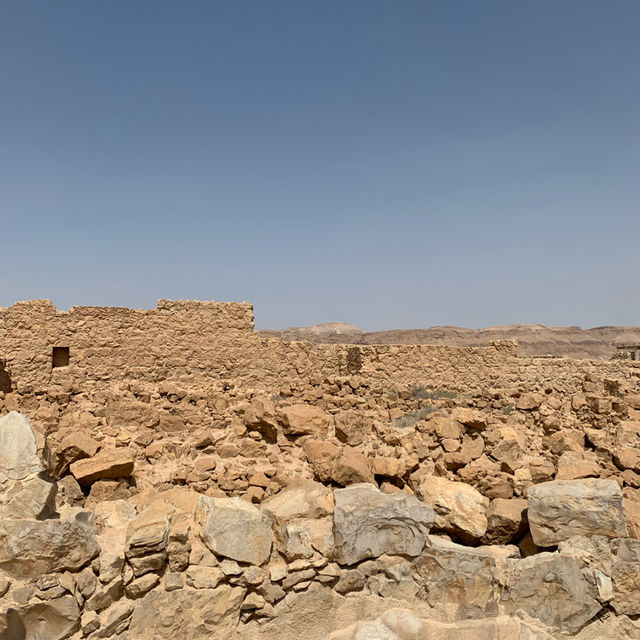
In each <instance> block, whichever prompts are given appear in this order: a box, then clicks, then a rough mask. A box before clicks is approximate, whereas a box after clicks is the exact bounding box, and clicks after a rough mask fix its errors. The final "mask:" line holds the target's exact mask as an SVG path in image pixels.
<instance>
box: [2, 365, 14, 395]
mask: <svg viewBox="0 0 640 640" xmlns="http://www.w3.org/2000/svg"><path fill="white" fill-rule="evenodd" d="M0 391H2V392H4V393H9V392H10V391H11V376H10V375H9V372H8V371H7V363H6V362H5V361H4V360H0Z"/></svg>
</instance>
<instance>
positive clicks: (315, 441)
mask: <svg viewBox="0 0 640 640" xmlns="http://www.w3.org/2000/svg"><path fill="white" fill-rule="evenodd" d="M365 336H366V334H365ZM365 336H362V334H360V333H358V334H357V337H359V339H360V338H362V339H363V341H362V342H356V341H355V340H353V341H351V342H350V343H346V344H341V343H339V342H338V341H335V343H332V344H329V343H328V342H331V341H329V340H327V341H326V342H327V343H325V342H323V341H320V340H318V341H315V342H311V341H308V340H307V341H289V340H281V339H279V337H265V334H262V335H258V333H256V332H255V331H254V328H253V308H252V306H251V305H250V304H247V303H242V304H240V303H216V302H198V301H177V302H173V301H169V300H161V301H160V302H159V303H158V306H157V308H156V309H152V310H149V311H145V310H131V309H126V308H119V307H74V308H71V309H70V310H69V311H58V310H57V309H56V308H55V307H54V306H53V305H52V304H51V303H50V302H49V301H47V300H36V301H31V302H20V303H16V304H14V305H13V306H11V307H8V308H4V309H0V357H1V367H0V387H1V389H2V391H1V392H0V483H1V484H0V486H1V493H0V511H1V513H2V517H1V518H0V596H1V600H0V602H1V608H0V629H1V630H0V638H3V639H4V640H19V639H31V640H36V639H37V640H45V639H46V640H62V639H65V638H71V639H73V640H79V639H80V638H90V639H97V638H117V639H119V640H125V639H126V640H147V639H148V640H152V639H162V638H165V639H175V638H189V639H195V640H198V639H200V640H211V639H229V640H233V639H236V640H248V639H251V640H257V639H264V640H276V639H277V640H294V639H300V638H305V639H307V640H374V639H375V640H430V639H432V638H438V639H450V640H454V639H455V640H467V639H468V640H514V639H520V640H552V639H555V640H567V639H569V638H572V639H575V640H597V639H602V638H607V639H609V640H622V639H628V638H640V622H639V620H638V618H639V616H640V362H637V361H633V360H631V359H614V360H611V359H601V358H600V359H599V358H597V357H594V358H591V359H578V358H569V357H554V358H539V357H531V356H529V355H526V354H523V353H522V352H521V351H520V350H519V346H518V344H517V343H516V342H514V341H510V340H498V341H487V342H485V343H484V344H481V345H480V344H474V345H473V346H469V345H465V346H446V345H439V344H433V345H429V344H409V343H403V344H386V343H385V344H369V343H368V342H365V341H364V337H365ZM284 337H287V338H291V337H292V336H290V335H289V336H284ZM296 337H298V336H297V335H296ZM470 339H474V340H475V338H470ZM478 339H479V337H478ZM385 342H386V340H385ZM595 355H598V354H594V356H595Z"/></svg>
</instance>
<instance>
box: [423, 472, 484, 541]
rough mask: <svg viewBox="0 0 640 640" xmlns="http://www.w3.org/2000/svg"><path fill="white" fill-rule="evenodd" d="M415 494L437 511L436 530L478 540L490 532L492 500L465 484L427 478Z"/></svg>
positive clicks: (434, 477) (435, 477) (433, 477)
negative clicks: (489, 520)
mask: <svg viewBox="0 0 640 640" xmlns="http://www.w3.org/2000/svg"><path fill="white" fill-rule="evenodd" d="M416 495H417V496H418V498H420V500H422V501H423V502H424V503H425V504H428V505H429V506H430V507H431V508H432V509H433V510H434V511H435V522H434V528H435V529H440V530H442V531H447V532H450V533H452V534H454V535H457V536H460V537H461V538H463V539H465V538H468V539H479V538H481V537H482V536H483V535H484V534H485V531H486V530H487V508H488V506H489V500H488V499H487V498H485V497H484V496H483V495H482V494H481V493H479V492H478V491H477V490H476V489H474V488H473V487H471V486H469V485H467V484H464V483H463V482H451V481H450V480H446V479H445V478H439V477H437V476H427V477H426V478H424V479H423V480H422V482H421V483H420V485H419V486H418V487H417V489H416Z"/></svg>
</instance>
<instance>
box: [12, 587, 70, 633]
mask: <svg viewBox="0 0 640 640" xmlns="http://www.w3.org/2000/svg"><path fill="white" fill-rule="evenodd" d="M5 626H6V629H5V630H4V634H3V632H2V630H0V638H1V639H3V640H4V639H6V640H14V639H15V640H19V639H20V638H25V639H27V638H33V639H34V640H35V639H36V638H37V639H39V638H42V639H43V640H44V639H45V638H46V640H63V639H64V638H68V637H69V636H71V635H72V634H73V633H75V632H76V631H78V630H79V629H80V609H79V607H78V603H77V602H76V599H75V598H74V597H73V596H71V595H65V596H62V597H61V598H54V599H50V600H46V601H44V602H39V601H37V600H35V601H32V602H30V603H29V604H26V605H22V606H18V607H15V608H11V609H9V611H8V612H7V613H6V614H5Z"/></svg>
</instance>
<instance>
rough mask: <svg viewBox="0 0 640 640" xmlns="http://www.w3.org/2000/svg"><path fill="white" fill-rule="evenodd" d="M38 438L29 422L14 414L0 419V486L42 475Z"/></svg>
mask: <svg viewBox="0 0 640 640" xmlns="http://www.w3.org/2000/svg"><path fill="white" fill-rule="evenodd" d="M39 436H40V434H39V433H38V432H37V431H34V429H33V428H32V425H31V421H30V420H29V418H27V417H26V416H23V415H22V414H21V413H18V412H17V411H11V412H9V413H8V414H7V415H6V416H3V417H2V418H0V483H3V482H5V481H6V480H24V479H25V478H27V477H28V476H30V475H33V474H36V473H40V472H41V471H44V465H43V463H42V459H41V457H42V453H43V449H44V441H43V440H42V439H41V438H40V437H39Z"/></svg>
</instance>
